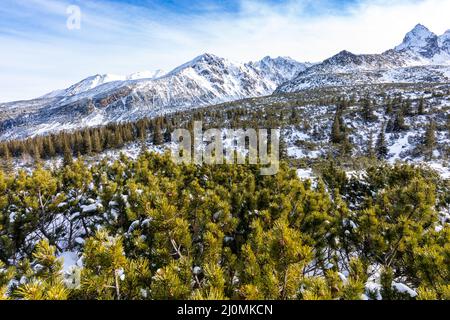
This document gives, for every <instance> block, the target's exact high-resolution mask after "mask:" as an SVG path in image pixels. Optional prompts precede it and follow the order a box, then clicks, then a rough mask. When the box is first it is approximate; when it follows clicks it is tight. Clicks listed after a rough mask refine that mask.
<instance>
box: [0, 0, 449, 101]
mask: <svg viewBox="0 0 450 320" xmlns="http://www.w3.org/2000/svg"><path fill="white" fill-rule="evenodd" d="M11 1H12V0H11ZM326 3H327V2H326V1H321V0H319V1H312V0H304V1H294V0H291V1H287V2H285V3H284V4H279V5H273V4H272V5H270V4H267V3H263V2H261V1H254V0H252V1H250V0H242V1H241V2H240V7H239V11H238V12H237V13H221V12H217V11H215V10H214V9H211V10H210V11H207V13H205V14H196V15H183V14H176V13H174V12H168V11H167V10H166V9H164V8H162V7H152V8H151V9H150V8H148V9H143V8H139V7H134V6H130V5H127V6H125V5H120V4H114V5H112V4H111V3H110V4H108V5H106V4H105V3H102V2H95V1H89V2H87V1H86V2H84V1H83V2H81V3H80V6H81V10H82V25H81V26H82V29H81V30H80V31H69V30H67V29H66V28H65V26H66V21H65V18H66V15H65V14H66V8H67V6H68V5H69V4H70V3H69V2H64V1H59V2H58V3H55V1H50V0H30V1H26V2H20V5H17V4H14V5H12V4H11V6H10V7H8V3H7V4H6V5H5V4H4V5H3V9H0V10H1V11H0V12H1V13H2V15H3V16H6V14H7V15H8V16H14V15H15V16H18V17H23V16H24V15H25V16H27V14H28V15H29V19H31V20H30V22H31V23H33V26H34V25H37V26H39V27H40V28H36V27H35V30H34V29H33V28H32V27H31V29H30V27H29V28H25V27H21V26H16V25H12V26H11V27H10V28H8V30H2V29H0V42H1V43H2V48H1V50H0V69H1V70H2V72H1V74H0V101H8V100H14V99H25V98H32V97H36V96H40V95H42V94H44V93H46V92H48V91H51V90H54V89H57V88H63V87H66V86H68V85H70V84H72V83H74V82H76V81H79V80H80V79H82V78H84V77H87V76H89V75H92V74H95V73H115V74H128V73H132V72H135V71H139V70H146V69H150V70H154V69H159V68H163V69H165V70H168V69H171V68H173V67H175V66H177V65H179V64H181V63H183V62H186V61H187V60H189V59H192V58H193V57H195V56H196V55H199V54H201V53H203V52H211V53H214V54H217V55H219V56H223V57H227V58H230V59H233V60H240V61H247V60H256V59H260V58H261V57H263V56H265V55H272V56H278V55H283V56H291V57H293V58H295V59H297V60H301V61H319V60H323V59H325V58H327V57H330V56H331V55H333V54H336V53H337V52H339V51H341V50H343V49H346V50H349V51H352V52H355V53H378V52H382V51H385V50H387V49H390V48H392V47H394V46H395V45H397V44H399V43H400V42H401V40H402V38H403V36H404V35H405V33H406V32H407V31H409V30H410V29H411V28H412V27H414V25H415V24H417V23H419V22H420V23H422V24H424V25H426V26H428V27H429V28H430V29H431V30H432V31H434V32H435V33H438V34H441V33H443V32H444V31H445V30H446V29H449V28H450V23H449V22H448V12H450V0H422V1H417V0H412V1H402V0H400V1H387V0H375V1H373V0H372V1H369V0H361V1H359V2H358V3H357V4H356V5H354V6H352V7H350V8H347V9H346V10H345V11H344V10H343V12H336V10H330V8H329V7H328V6H327V4H326ZM311 6H315V10H314V11H315V13H314V14H311V12H310V11H309V10H310V8H311ZM36 11H38V12H39V14H31V13H34V12H36ZM4 24H5V23H3V25H2V24H1V23H0V27H2V26H4ZM41 29H42V30H45V32H39V30H41ZM2 31H3V32H2ZM5 31H6V32H5Z"/></svg>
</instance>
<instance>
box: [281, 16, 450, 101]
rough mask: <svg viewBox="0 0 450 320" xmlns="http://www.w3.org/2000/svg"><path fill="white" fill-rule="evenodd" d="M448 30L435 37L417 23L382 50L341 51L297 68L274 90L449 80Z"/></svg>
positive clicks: (449, 40)
mask: <svg viewBox="0 0 450 320" xmlns="http://www.w3.org/2000/svg"><path fill="white" fill-rule="evenodd" d="M449 44H450V31H447V32H446V33H445V34H443V35H442V36H440V37H438V36H436V35H435V34H434V33H432V32H431V31H429V30H428V29H427V28H426V27H424V26H422V25H420V24H419V25H417V26H416V27H415V28H414V29H413V30H411V31H410V32H409V33H408V34H407V35H406V36H405V38H404V40H403V43H402V44H400V45H399V46H397V47H395V48H394V49H392V50H388V51H386V52H384V53H382V54H363V55H356V54H353V53H351V52H348V51H342V52H340V53H338V54H337V55H335V56H333V57H331V58H329V59H327V60H325V61H323V62H322V63H320V64H317V65H315V66H312V67H310V68H308V69H307V70H305V71H303V72H301V73H300V74H298V75H297V77H295V78H294V79H293V80H292V81H289V82H287V83H284V84H283V85H281V86H280V87H278V88H277V90H276V92H277V93H284V92H297V91H300V90H304V89H310V88H318V87H330V86H349V85H354V84H376V83H419V82H438V83H445V82H450V50H449V49H450V45H449Z"/></svg>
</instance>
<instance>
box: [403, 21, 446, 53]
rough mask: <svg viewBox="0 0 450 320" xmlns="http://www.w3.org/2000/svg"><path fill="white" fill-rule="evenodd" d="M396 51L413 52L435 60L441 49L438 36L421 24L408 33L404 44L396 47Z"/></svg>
mask: <svg viewBox="0 0 450 320" xmlns="http://www.w3.org/2000/svg"><path fill="white" fill-rule="evenodd" d="M395 50H396V51H400V52H402V51H412V52H414V53H417V54H419V55H421V56H423V57H425V58H429V59H431V58H433V57H434V56H435V55H436V54H438V53H439V52H440V51H441V49H440V47H439V44H438V36H437V35H435V34H434V33H433V32H431V31H430V30H428V29H427V28H426V27H424V26H423V25H421V24H418V25H417V26H415V27H414V29H413V30H411V31H410V32H408V33H407V34H406V36H405V39H404V40H403V43H402V44H400V45H399V46H397V47H395Z"/></svg>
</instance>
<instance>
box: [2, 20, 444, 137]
mask: <svg viewBox="0 0 450 320" xmlns="http://www.w3.org/2000/svg"><path fill="white" fill-rule="evenodd" d="M379 83H450V30H449V31H447V32H446V33H444V34H443V35H441V36H437V35H435V34H434V33H432V32H431V31H429V30H428V29H427V28H426V27H424V26H422V25H420V24H419V25H417V26H416V27H415V28H414V29H413V30H412V31H410V32H409V33H408V34H407V35H406V36H405V38H404V40H403V42H402V43H401V44H400V45H399V46H397V47H395V48H394V49H391V50H388V51H386V52H384V53H382V54H365V55H356V54H353V53H350V52H348V51H342V52H340V53H338V54H337V55H335V56H333V57H331V58H329V59H327V60H325V61H323V62H322V63H319V64H311V63H300V62H297V61H295V60H293V59H291V58H287V57H279V58H275V59H273V58H270V57H266V58H264V59H262V60H260V61H257V62H249V63H237V62H232V61H230V60H227V59H224V58H220V57H217V56H215V55H212V54H203V55H201V56H199V57H197V58H195V59H194V60H192V61H189V62H188V63H185V64H183V65H181V66H179V67H177V68H176V69H174V70H172V71H170V72H168V73H164V72H162V71H157V72H148V71H146V72H140V73H136V74H132V75H129V76H116V75H95V76H92V77H89V78H87V79H84V80H82V81H80V82H79V83H77V84H74V85H73V86H71V87H69V88H67V89H63V90H57V91H54V92H51V93H49V94H47V95H45V96H43V97H40V98H37V99H34V100H30V101H18V102H11V103H4V104H0V140H5V139H13V138H23V137H29V136H35V135H39V134H46V133H49V132H55V131H59V130H72V129H78V128H82V127H91V126H98V125H103V124H107V123H110V122H120V121H133V120H136V119H139V118H142V117H152V116H157V115H162V114H166V113H171V112H175V111H180V110H186V109H191V108H196V107H201V106H208V105H213V104H218V103H223V102H229V101H234V100H239V99H243V98H250V97H261V96H266V95H271V94H272V93H274V92H275V93H288V92H297V91H301V90H305V89H314V88H322V87H333V86H352V85H360V84H379Z"/></svg>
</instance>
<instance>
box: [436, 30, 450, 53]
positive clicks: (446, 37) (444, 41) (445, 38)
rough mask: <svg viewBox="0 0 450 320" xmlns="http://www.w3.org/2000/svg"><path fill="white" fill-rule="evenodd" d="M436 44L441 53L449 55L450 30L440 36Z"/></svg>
mask: <svg viewBox="0 0 450 320" xmlns="http://www.w3.org/2000/svg"><path fill="white" fill-rule="evenodd" d="M438 44H439V47H440V48H441V50H442V51H445V52H446V53H448V54H450V30H447V31H446V32H445V33H444V34H443V35H442V36H440V37H439V39H438Z"/></svg>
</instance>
